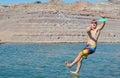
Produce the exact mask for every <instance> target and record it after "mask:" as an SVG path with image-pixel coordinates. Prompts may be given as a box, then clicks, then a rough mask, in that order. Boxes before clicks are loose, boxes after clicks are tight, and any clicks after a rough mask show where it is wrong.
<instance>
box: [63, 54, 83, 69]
mask: <svg viewBox="0 0 120 78" xmlns="http://www.w3.org/2000/svg"><path fill="white" fill-rule="evenodd" d="M82 55H83V54H82V52H80V53H79V55H78V56H77V57H76V58H75V60H74V61H73V62H72V63H70V64H69V63H65V64H66V66H67V67H68V68H71V67H72V66H73V65H74V64H76V63H78V62H79V61H80V60H81V58H82Z"/></svg>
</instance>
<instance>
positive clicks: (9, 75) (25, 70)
mask: <svg viewBox="0 0 120 78" xmlns="http://www.w3.org/2000/svg"><path fill="white" fill-rule="evenodd" d="M119 46H120V44H98V47H97V50H96V52H95V53H94V54H92V55H90V56H89V57H88V59H87V60H84V61H83V65H82V68H81V71H80V74H79V76H75V75H73V74H70V73H69V70H68V69H67V68H66V66H65V65H64V63H65V61H72V60H74V58H75V57H76V56H77V54H78V53H79V51H81V49H83V48H84V47H85V44H2V45H0V78H120V70H119V69H120V60H119V59H120V51H119ZM75 68H76V66H74V67H73V68H72V69H71V70H72V71H74V70H75Z"/></svg>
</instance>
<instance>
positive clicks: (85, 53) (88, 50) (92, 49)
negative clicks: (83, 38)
mask: <svg viewBox="0 0 120 78" xmlns="http://www.w3.org/2000/svg"><path fill="white" fill-rule="evenodd" d="M95 50H96V46H93V45H90V44H87V45H86V47H85V48H84V49H83V50H82V54H83V56H82V58H83V59H87V56H88V55H89V54H93V53H94V52H95Z"/></svg>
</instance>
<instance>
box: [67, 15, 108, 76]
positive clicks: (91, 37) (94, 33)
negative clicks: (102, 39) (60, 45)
mask: <svg viewBox="0 0 120 78" xmlns="http://www.w3.org/2000/svg"><path fill="white" fill-rule="evenodd" d="M100 16H101V17H102V20H100V21H101V22H102V24H101V25H99V26H97V21H96V20H95V19H93V20H92V21H91V25H90V26H89V27H87V29H86V30H87V34H88V39H87V45H86V47H85V48H84V49H83V50H82V51H81V52H80V53H79V54H78V56H77V57H76V58H75V60H74V61H73V62H72V63H65V65H66V66H67V67H68V68H71V67H72V66H73V65H75V64H76V63H77V68H76V71H75V72H73V71H71V73H73V74H76V75H78V74H79V71H80V68H81V65H82V60H83V59H87V56H88V55H89V54H92V53H94V52H95V50H96V46H97V40H98V37H99V35H100V32H101V30H102V29H103V28H104V26H105V24H106V20H105V19H106V18H105V14H104V13H101V14H100Z"/></svg>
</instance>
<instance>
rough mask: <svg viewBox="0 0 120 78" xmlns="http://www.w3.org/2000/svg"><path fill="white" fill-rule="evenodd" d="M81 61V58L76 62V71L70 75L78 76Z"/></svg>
mask: <svg viewBox="0 0 120 78" xmlns="http://www.w3.org/2000/svg"><path fill="white" fill-rule="evenodd" d="M82 60H83V58H81V59H80V60H79V61H78V64H77V68H76V71H75V72H73V71H71V73H73V74H76V75H78V74H79V71H80V68H81V66H82Z"/></svg>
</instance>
